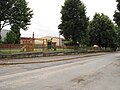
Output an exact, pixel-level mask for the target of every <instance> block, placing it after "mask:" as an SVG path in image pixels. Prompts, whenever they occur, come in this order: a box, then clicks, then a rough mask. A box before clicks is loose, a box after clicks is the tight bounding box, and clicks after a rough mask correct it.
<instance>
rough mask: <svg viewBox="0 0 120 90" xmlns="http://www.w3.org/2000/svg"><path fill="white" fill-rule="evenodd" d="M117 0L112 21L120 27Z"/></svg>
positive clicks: (119, 7) (119, 6) (119, 8)
mask: <svg viewBox="0 0 120 90" xmlns="http://www.w3.org/2000/svg"><path fill="white" fill-rule="evenodd" d="M116 2H118V4H117V10H116V11H115V13H114V15H113V16H114V19H113V20H114V21H115V22H116V23H117V25H118V26H119V27H120V0H116Z"/></svg>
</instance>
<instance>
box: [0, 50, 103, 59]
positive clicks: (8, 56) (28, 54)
mask: <svg viewBox="0 0 120 90" xmlns="http://www.w3.org/2000/svg"><path fill="white" fill-rule="evenodd" d="M100 52H105V51H94V50H93V51H67V52H26V53H18V54H0V59H21V58H35V57H48V56H63V55H77V54H80V53H100Z"/></svg>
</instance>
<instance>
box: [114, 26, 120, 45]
mask: <svg viewBox="0 0 120 90" xmlns="http://www.w3.org/2000/svg"><path fill="white" fill-rule="evenodd" d="M115 32H116V34H117V39H116V40H117V44H118V46H119V47H120V28H119V27H118V26H117V25H116V26H115Z"/></svg>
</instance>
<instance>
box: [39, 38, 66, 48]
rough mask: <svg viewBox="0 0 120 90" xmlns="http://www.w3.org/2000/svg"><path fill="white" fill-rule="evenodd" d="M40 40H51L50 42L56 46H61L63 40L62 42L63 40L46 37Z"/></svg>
mask: <svg viewBox="0 0 120 90" xmlns="http://www.w3.org/2000/svg"><path fill="white" fill-rule="evenodd" d="M41 39H47V40H51V39H52V42H56V46H63V40H64V39H63V38H58V37H52V36H46V37H42V38H41Z"/></svg>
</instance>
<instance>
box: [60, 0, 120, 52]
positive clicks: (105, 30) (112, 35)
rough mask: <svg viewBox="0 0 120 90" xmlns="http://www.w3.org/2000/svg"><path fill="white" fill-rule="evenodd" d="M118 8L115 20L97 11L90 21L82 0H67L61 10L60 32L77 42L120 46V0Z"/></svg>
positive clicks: (112, 47) (74, 42)
mask: <svg viewBox="0 0 120 90" xmlns="http://www.w3.org/2000/svg"><path fill="white" fill-rule="evenodd" d="M116 2H117V3H118V4H117V10H116V11H115V13H114V15H113V16H114V19H113V20H114V21H115V23H113V21H112V20H111V19H110V18H109V17H108V16H107V15H105V14H103V13H95V15H94V16H93V19H92V20H91V21H90V20H89V17H87V16H86V6H85V5H84V3H83V2H82V1H80V0H65V3H64V5H63V6H62V10H61V14H62V17H61V23H60V24H59V26H58V29H60V34H61V35H63V36H64V37H65V39H66V40H67V41H70V42H71V41H72V42H73V44H74V46H76V45H77V44H80V45H87V46H93V45H98V46H99V47H104V48H108V47H109V48H111V49H113V50H116V49H117V47H120V0H116Z"/></svg>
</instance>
